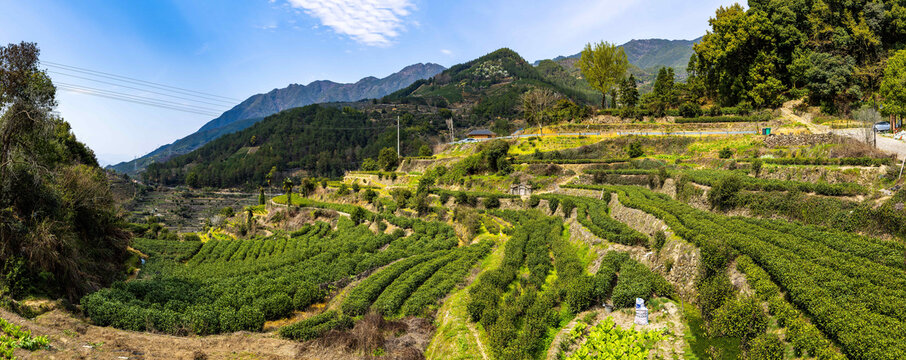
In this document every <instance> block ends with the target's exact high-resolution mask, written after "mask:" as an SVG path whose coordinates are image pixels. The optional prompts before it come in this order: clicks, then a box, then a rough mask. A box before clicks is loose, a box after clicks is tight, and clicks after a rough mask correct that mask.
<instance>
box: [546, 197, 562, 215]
mask: <svg viewBox="0 0 906 360" xmlns="http://www.w3.org/2000/svg"><path fill="white" fill-rule="evenodd" d="M559 206H560V199H558V198H550V199H548V200H547V208H548V209H550V211H551V214H553V213H554V212H555V211H557V208H558V207H559Z"/></svg>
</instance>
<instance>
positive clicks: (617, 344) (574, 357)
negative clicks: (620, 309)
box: [567, 317, 665, 360]
mask: <svg viewBox="0 0 906 360" xmlns="http://www.w3.org/2000/svg"><path fill="white" fill-rule="evenodd" d="M663 340H665V337H664V336H663V335H662V334H659V333H657V332H654V331H636V330H635V327H632V328H630V329H628V330H624V329H621V328H620V327H619V326H617V325H616V324H615V323H614V321H613V318H610V317H608V318H606V319H604V321H602V322H600V323H598V324H597V325H595V326H593V327H592V328H591V330H590V331H589V333H588V335H587V336H586V339H585V342H584V343H582V346H580V347H579V348H578V349H577V350H576V351H575V352H573V353H572V354H571V355H570V356H569V357H567V359H568V360H592V359H594V360H598V359H601V360H610V359H613V360H617V359H627V360H644V359H648V358H649V353H650V352H651V350H653V349H654V348H655V345H656V344H657V343H658V342H659V341H663Z"/></svg>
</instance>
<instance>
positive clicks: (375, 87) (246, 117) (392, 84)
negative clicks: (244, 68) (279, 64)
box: [107, 63, 446, 174]
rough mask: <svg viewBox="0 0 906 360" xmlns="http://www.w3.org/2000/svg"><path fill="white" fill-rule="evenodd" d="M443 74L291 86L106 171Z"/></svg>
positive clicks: (427, 69) (419, 70) (417, 67)
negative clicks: (276, 117)
mask: <svg viewBox="0 0 906 360" xmlns="http://www.w3.org/2000/svg"><path fill="white" fill-rule="evenodd" d="M444 70H446V68H445V67H443V66H441V65H438V64H433V63H426V64H423V63H418V64H414V65H409V66H407V67H405V68H403V69H402V70H400V71H399V72H396V73H394V74H391V75H390V76H387V77H385V78H383V79H378V78H376V77H373V76H369V77H366V78H363V79H361V80H359V81H357V82H356V83H353V84H341V83H336V82H333V81H327V80H319V81H314V82H312V83H310V84H308V85H299V84H290V85H289V86H287V87H285V88H282V89H274V90H271V91H270V92H267V93H265V94H257V95H254V96H251V97H249V98H248V99H246V100H245V101H243V102H242V103H240V104H239V105H236V106H235V107H233V108H232V109H230V110H228V111H226V112H224V113H223V114H222V115H220V117H218V118H216V119H214V120H211V121H209V122H208V123H206V124H205V125H204V126H202V127H201V128H200V129H198V131H196V132H194V133H192V134H190V135H188V136H186V137H184V138H182V139H179V140H176V141H175V142H173V143H172V144H167V145H163V146H161V147H159V148H157V149H156V150H154V151H152V152H150V153H148V154H147V155H145V156H142V157H140V158H138V159H135V160H132V161H127V162H121V163H119V164H116V165H111V166H108V167H107V169H112V170H115V171H117V172H121V173H127V174H135V173H137V172H141V171H142V170H144V169H145V167H147V166H148V164H151V163H153V162H158V161H165V160H167V159H169V158H170V157H173V156H176V155H181V154H186V153H189V152H191V151H193V150H195V149H198V148H200V147H201V146H203V145H205V144H207V143H208V142H210V141H212V140H214V139H217V138H219V137H221V136H223V135H226V134H231V133H234V132H237V131H240V130H243V129H245V128H248V127H249V126H252V125H254V124H255V123H257V122H258V121H260V120H261V119H263V118H264V117H266V116H268V115H272V114H276V113H278V112H280V111H283V110H286V109H291V108H295V107H301V106H305V105H310V104H316V103H326V102H351V101H358V100H362V99H372V98H381V97H384V96H386V95H389V94H391V93H393V92H395V91H397V90H399V89H402V88H404V87H406V86H409V85H410V84H412V83H413V82H415V81H418V80H421V79H427V78H430V77H432V76H434V75H437V74H438V73H440V72H442V71H444Z"/></svg>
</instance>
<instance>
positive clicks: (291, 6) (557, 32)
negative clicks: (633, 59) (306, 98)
mask: <svg viewBox="0 0 906 360" xmlns="http://www.w3.org/2000/svg"><path fill="white" fill-rule="evenodd" d="M733 3H734V2H733V1H717V0H714V1H702V2H694V3H686V2H679V3H678V2H671V1H664V0H629V1H611V0H602V1H579V0H566V1H560V2H556V3H552V2H543V1H532V2H529V3H525V2H516V1H512V0H496V1H477V0H466V1H459V2H455V3H450V2H441V1H426V0H344V1H328V0H257V1H251V2H241V1H222V2H217V3H208V2H201V1H191V2H186V1H175V0H170V1H157V2H111V1H101V0H90V1H83V2H79V3H78V4H74V3H71V2H66V1H61V0H36V1H29V2H17V1H11V0H6V1H2V0H0V9H2V11H0V23H2V24H4V25H3V26H2V27H0V43H3V44H7V43H18V42H20V41H28V42H36V43H38V46H39V47H40V48H41V50H42V59H43V60H44V61H45V62H51V63H56V64H61V65H66V66H74V67H78V68H83V69H91V70H96V71H103V72H106V73H110V74H115V75H118V76H125V77H129V78H134V79H141V80H145V81H151V82H154V83H158V84H165V85H168V86H173V87H179V88H183V89H190V90H194V91H199V92H204V93H207V94H214V95H217V96H218V97H222V98H219V99H221V100H225V99H224V98H229V99H231V100H226V101H212V103H213V104H211V105H208V106H207V107H209V108H211V109H213V110H209V109H205V110H203V111H199V112H201V113H203V114H195V113H186V112H180V111H173V110H168V109H161V108H157V107H149V106H145V105H141V104H135V103H129V102H121V101H117V100H112V99H105V98H100V97H96V96H90V95H85V94H81V93H78V92H72V91H66V89H61V91H59V92H58V101H59V107H58V111H59V112H60V113H61V115H62V116H63V117H64V118H65V119H66V120H67V121H68V122H70V123H71V124H72V126H73V129H74V131H75V133H76V135H77V136H78V137H79V139H80V140H82V141H84V142H85V143H87V144H88V145H89V146H90V147H91V148H92V149H93V150H94V151H95V153H96V154H97V156H98V159H99V161H100V162H101V164H102V165H107V164H112V163H117V162H120V161H123V160H130V159H132V158H133V157H137V156H142V155H144V154H146V153H148V152H150V151H152V150H154V149H156V148H157V147H159V146H160V145H163V144H167V143H170V142H172V141H174V140H176V139H178V138H181V137H183V136H185V135H188V134H190V133H192V132H193V131H195V130H197V129H198V128H199V127H200V126H202V125H203V124H204V123H206V122H207V121H209V120H211V119H213V118H214V117H216V116H210V115H208V114H210V113H219V112H222V111H226V110H228V109H229V108H231V107H232V106H233V105H235V104H238V103H239V102H240V101H242V100H244V99H246V98H247V97H249V96H251V95H253V94H257V93H262V92H267V91H270V90H271V89H274V88H281V87H285V86H286V85H288V84H291V83H299V84H307V83H309V82H311V81H314V80H332V81H336V82H355V81H357V80H359V79H361V78H363V77H366V76H377V77H384V76H387V75H389V74H391V73H393V72H396V71H398V70H400V69H402V68H403V67H405V66H407V65H410V64H413V63H419V62H434V63H438V64H441V65H444V66H446V67H449V66H452V65H455V64H457V63H461V62H465V61H469V60H471V59H474V58H476V57H479V56H481V55H483V54H486V53H488V52H491V51H493V50H495V49H498V48H501V47H509V48H512V49H513V50H515V51H517V52H519V53H520V54H521V55H522V56H523V57H525V58H526V59H527V60H529V61H534V60H539V59H546V58H553V57H555V56H558V55H569V54H574V53H576V52H578V51H579V50H581V48H582V46H584V44H586V43H588V42H593V41H601V40H604V41H608V42H612V43H617V44H622V43H625V42H626V41H629V40H632V39H646V38H665V39H694V38H697V37H699V36H702V35H704V34H705V32H706V30H707V29H708V22H707V19H709V18H710V17H712V16H713V14H714V9H716V8H717V7H719V6H721V5H731V4H733ZM527 20H530V21H527ZM58 69H59V68H58ZM51 76H52V77H53V79H54V81H55V83H64V84H65V83H75V84H86V85H91V86H95V87H98V88H102V89H109V90H111V91H120V90H122V91H124V92H126V91H125V90H123V89H121V88H118V87H116V86H111V85H104V84H93V83H90V82H85V81H80V80H79V79H78V78H73V77H72V76H67V75H62V74H59V73H57V74H55V73H54V72H53V71H52V72H51ZM70 90H71V88H70ZM131 93H138V94H141V92H136V91H131ZM147 95H148V96H154V94H147ZM231 101H234V102H232V103H231ZM214 110H216V111H214Z"/></svg>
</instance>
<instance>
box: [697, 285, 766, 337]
mask: <svg viewBox="0 0 906 360" xmlns="http://www.w3.org/2000/svg"><path fill="white" fill-rule="evenodd" d="M767 328H768V316H767V314H765V313H764V309H763V308H762V307H761V302H760V301H758V300H757V299H756V298H754V297H746V298H743V299H739V298H737V299H733V300H730V301H727V302H726V303H725V304H723V305H722V306H721V307H719V308H718V309H717V310H716V311H715V312H714V318H713V320H712V321H711V332H712V333H713V334H715V335H717V336H730V337H738V338H740V340H741V341H742V344H743V347H748V345H749V341H750V340H752V339H754V338H755V337H757V336H758V335H761V334H763V333H764V332H765V330H767Z"/></svg>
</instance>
